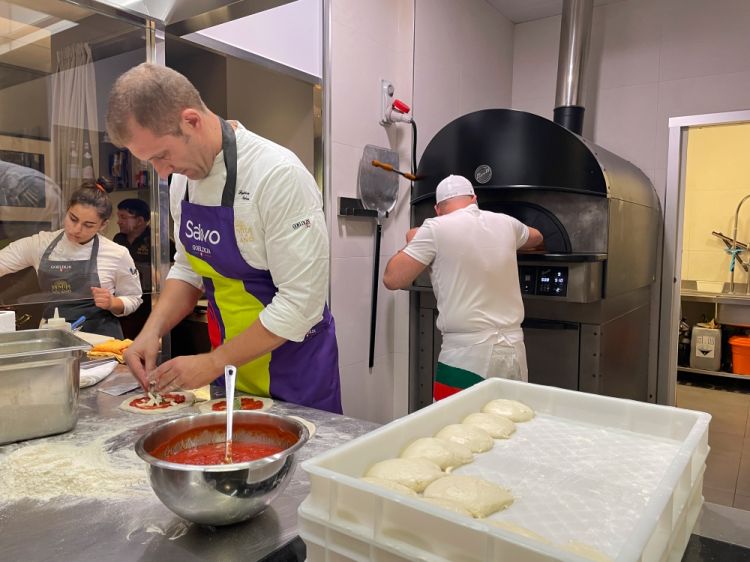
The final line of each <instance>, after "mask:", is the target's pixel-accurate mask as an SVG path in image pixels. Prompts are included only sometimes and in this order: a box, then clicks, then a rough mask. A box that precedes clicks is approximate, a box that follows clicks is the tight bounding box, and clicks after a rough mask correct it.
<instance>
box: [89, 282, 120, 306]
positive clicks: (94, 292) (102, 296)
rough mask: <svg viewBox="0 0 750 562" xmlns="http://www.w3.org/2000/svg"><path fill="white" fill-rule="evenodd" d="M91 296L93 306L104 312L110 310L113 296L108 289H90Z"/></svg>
mask: <svg viewBox="0 0 750 562" xmlns="http://www.w3.org/2000/svg"><path fill="white" fill-rule="evenodd" d="M91 296H93V297H94V304H95V305H96V306H98V307H99V308H103V309H104V310H110V309H111V308H112V304H113V302H112V301H113V300H114V298H115V297H114V296H113V295H112V293H111V292H110V291H109V289H102V288H101V287H91Z"/></svg>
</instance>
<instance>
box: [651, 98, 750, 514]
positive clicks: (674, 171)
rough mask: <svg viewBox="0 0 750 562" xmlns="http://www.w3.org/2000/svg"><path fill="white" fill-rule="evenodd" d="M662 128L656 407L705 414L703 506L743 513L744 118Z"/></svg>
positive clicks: (748, 383) (749, 139) (747, 313)
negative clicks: (735, 340) (665, 151)
mask: <svg viewBox="0 0 750 562" xmlns="http://www.w3.org/2000/svg"><path fill="white" fill-rule="evenodd" d="M669 127H670V137H669V138H670V141H669V161H668V170H667V189H666V194H665V206H664V207H665V221H664V224H665V232H664V254H663V256H664V257H663V264H662V265H663V271H662V295H661V300H662V313H661V319H660V334H661V336H660V345H659V380H658V383H659V384H658V392H659V402H660V403H663V404H673V405H676V406H678V407H682V408H689V409H695V410H701V411H705V412H708V413H709V414H711V416H712V421H711V426H710V431H709V445H710V447H711V452H710V454H709V457H708V459H707V467H706V474H705V477H704V486H703V493H704V497H705V498H706V501H707V502H711V503H713V504H718V505H720V506H726V507H728V508H730V507H731V508H738V509H743V510H750V376H748V375H747V374H742V373H744V369H743V368H742V366H741V365H740V363H739V362H738V360H737V358H736V357H735V354H734V351H735V346H734V345H733V344H730V341H732V340H731V338H732V336H735V337H740V338H743V337H747V336H748V335H750V294H749V293H748V283H749V282H750V279H749V278H748V277H749V273H748V271H747V270H746V268H748V264H747V262H748V261H750V252H748V251H746V250H745V249H744V248H746V247H747V244H748V243H749V242H750V199H748V200H747V201H748V203H747V204H746V205H745V206H744V208H743V207H741V202H742V201H743V200H744V198H745V196H746V195H748V194H750V160H748V158H747V154H748V153H749V152H750V111H741V112H731V113H721V114H710V115H698V116H690V117H679V118H673V119H670V122H669ZM738 211H739V212H738ZM735 240H736V241H737V243H735ZM737 247H739V249H740V251H737V252H736V253H735V252H734V250H735V248H737ZM733 254H734V259H733V258H732V255H733ZM748 269H750V268H748ZM681 328H682V331H681ZM704 342H705V345H704ZM701 346H702V349H701Z"/></svg>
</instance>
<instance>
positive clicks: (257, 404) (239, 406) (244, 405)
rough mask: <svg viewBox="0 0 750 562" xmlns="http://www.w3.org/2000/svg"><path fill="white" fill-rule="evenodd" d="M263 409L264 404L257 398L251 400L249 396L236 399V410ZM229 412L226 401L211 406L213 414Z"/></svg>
mask: <svg viewBox="0 0 750 562" xmlns="http://www.w3.org/2000/svg"><path fill="white" fill-rule="evenodd" d="M261 408H263V402H261V401H260V400H256V399H255V398H250V397H249V396H242V397H240V398H235V399H234V409H235V410H260V409H261ZM226 410H227V401H226V400H220V401H218V402H215V403H214V404H213V405H212V406H211V411H213V412H226Z"/></svg>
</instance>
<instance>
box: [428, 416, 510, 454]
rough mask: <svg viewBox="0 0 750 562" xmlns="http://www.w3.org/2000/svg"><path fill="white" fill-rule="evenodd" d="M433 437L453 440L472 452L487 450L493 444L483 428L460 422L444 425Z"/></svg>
mask: <svg viewBox="0 0 750 562" xmlns="http://www.w3.org/2000/svg"><path fill="white" fill-rule="evenodd" d="M435 437H437V438H438V439H445V440H446V441H453V442H454V443H458V444H459V445H465V446H466V447H468V448H469V449H471V450H472V452H474V453H483V452H484V451H489V450H490V449H492V446H493V445H494V444H495V442H494V441H493V440H492V437H490V434H489V433H487V432H486V431H485V430H484V429H482V428H480V427H476V426H473V425H464V424H461V423H452V424H450V425H446V426H445V427H444V428H443V429H441V430H440V431H438V432H437V433H436V434H435Z"/></svg>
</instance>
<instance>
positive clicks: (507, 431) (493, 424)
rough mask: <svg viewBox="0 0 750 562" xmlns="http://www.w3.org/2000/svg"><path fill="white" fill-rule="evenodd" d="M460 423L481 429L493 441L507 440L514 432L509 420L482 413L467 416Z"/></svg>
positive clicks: (514, 428)
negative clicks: (493, 439)
mask: <svg viewBox="0 0 750 562" xmlns="http://www.w3.org/2000/svg"><path fill="white" fill-rule="evenodd" d="M461 423H462V424H465V425H473V426H476V427H481V428H482V429H484V430H485V431H486V432H487V433H489V434H490V436H491V437H493V438H495V439H508V437H510V436H511V435H512V434H513V432H514V431H515V430H516V424H514V423H513V422H512V421H511V420H510V419H509V418H504V417H503V416H497V415H495V414H485V413H483V412H475V413H473V414H469V415H468V416H466V417H465V418H464V421H462V422H461Z"/></svg>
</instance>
